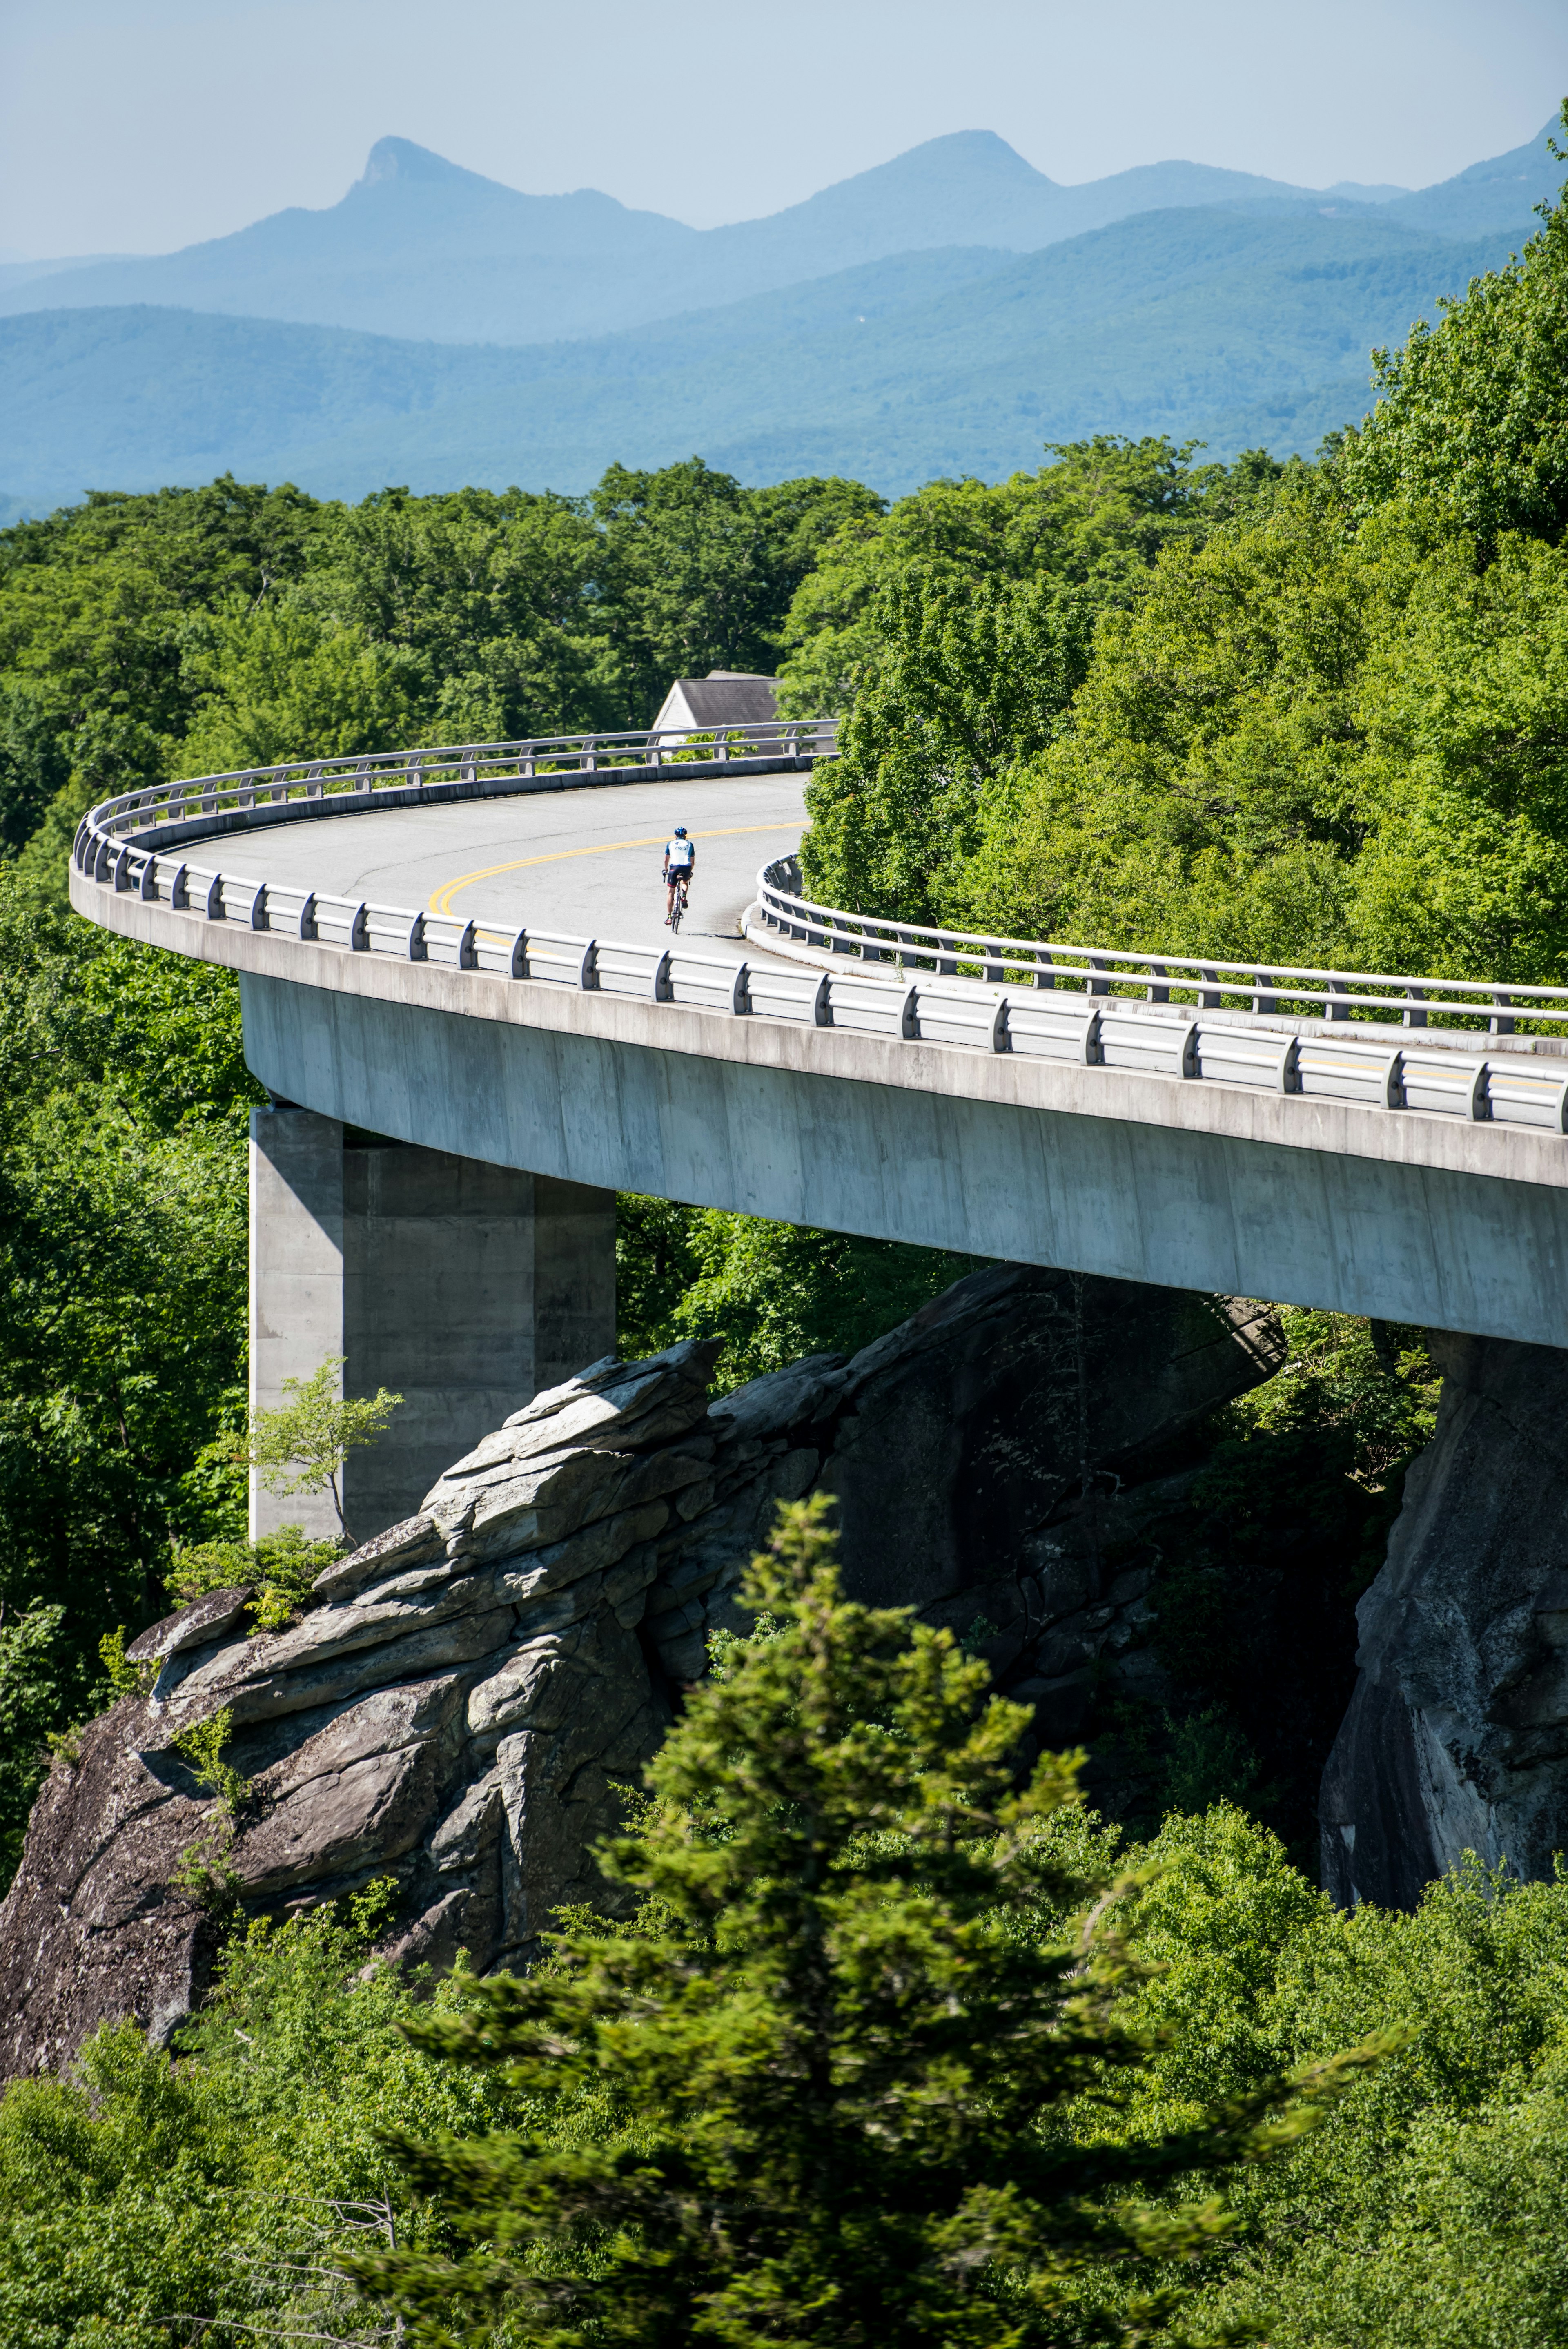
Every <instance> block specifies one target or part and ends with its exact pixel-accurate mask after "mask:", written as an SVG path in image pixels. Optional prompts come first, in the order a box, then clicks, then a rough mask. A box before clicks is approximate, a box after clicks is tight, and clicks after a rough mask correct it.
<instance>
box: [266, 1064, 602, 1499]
mask: <svg viewBox="0 0 1568 2349" xmlns="http://www.w3.org/2000/svg"><path fill="white" fill-rule="evenodd" d="M250 1164H251V1264H250V1269H251V1384H250V1399H251V1402H252V1405H253V1407H256V1406H259V1407H261V1408H263V1409H275V1408H276V1407H277V1406H278V1405H279V1404H280V1403H281V1402H283V1400H284V1395H283V1382H284V1380H285V1379H289V1378H294V1379H307V1378H309V1377H310V1376H311V1375H312V1373H313V1372H314V1371H315V1370H316V1369H318V1368H319V1366H320V1364H321V1363H322V1361H325V1358H326V1357H327V1356H328V1355H342V1356H343V1357H344V1358H345V1360H344V1370H343V1382H344V1392H346V1393H347V1394H350V1395H357V1394H374V1393H375V1392H376V1390H377V1387H382V1386H385V1387H389V1388H390V1389H391V1390H392V1391H393V1392H394V1393H397V1394H401V1395H402V1396H403V1398H404V1401H403V1404H402V1407H401V1408H400V1409H399V1410H398V1411H397V1413H395V1414H394V1416H393V1420H392V1423H391V1426H390V1427H389V1429H388V1430H387V1433H386V1434H385V1435H384V1436H383V1437H382V1438H381V1440H380V1442H379V1443H378V1444H375V1445H374V1446H371V1447H369V1448H367V1449H366V1450H364V1451H359V1452H355V1453H352V1454H350V1455H349V1458H348V1461H347V1463H346V1477H345V1495H344V1506H345V1512H346V1516H347V1519H348V1524H349V1528H350V1530H351V1532H353V1533H354V1534H355V1535H356V1536H357V1537H366V1536H368V1535H371V1534H375V1533H377V1532H379V1531H380V1530H381V1528H382V1527H383V1526H388V1525H392V1524H395V1523H396V1522H397V1519H398V1518H400V1517H404V1516H409V1515H411V1514H412V1512H413V1511H414V1510H415V1509H416V1508H417V1507H418V1504H419V1502H420V1500H421V1499H422V1497H423V1495H425V1493H426V1492H427V1491H428V1488H429V1486H430V1485H432V1484H433V1483H434V1482H435V1480H436V1478H437V1477H438V1475H440V1473H441V1471H442V1469H443V1468H445V1467H448V1466H449V1465H450V1464H451V1462H452V1461H453V1460H454V1459H456V1458H457V1457H458V1456H459V1454H461V1453H463V1452H465V1451H468V1450H469V1449H470V1448H471V1447H472V1445H473V1444H476V1443H477V1442H478V1441H479V1439H480V1436H481V1435H484V1434H487V1433H489V1432H490V1429H491V1428H494V1427H497V1426H499V1425H500V1423H501V1421H502V1420H503V1419H504V1418H505V1417H506V1416H507V1414H508V1413H509V1412H513V1411H516V1410H518V1409H519V1408H520V1406H521V1404H522V1403H524V1402H527V1401H528V1400H529V1398H530V1396H531V1395H533V1394H535V1393H537V1392H538V1391H539V1390H540V1388H542V1387H547V1386H554V1385H557V1384H558V1383H559V1382H560V1381H562V1379H565V1378H569V1377H570V1376H571V1375H572V1373H573V1371H577V1370H580V1369H581V1368H582V1367H583V1364H584V1363H585V1362H591V1361H594V1360H595V1359H596V1358H597V1357H599V1356H601V1355H603V1354H606V1353H608V1352H610V1351H611V1350H612V1349H613V1347H614V1334H615V1197H614V1192H613V1191H603V1190H599V1189H596V1188H593V1187H591V1186H590V1185H586V1184H581V1183H571V1182H562V1181H557V1180H555V1179H553V1178H552V1177H550V1176H548V1175H536V1174H522V1173H519V1172H518V1171H517V1170H515V1169H513V1168H511V1167H506V1166H497V1165H492V1164H485V1163H483V1162H481V1161H480V1160H478V1159H472V1158H460V1157H457V1156H455V1155H454V1154H451V1153H450V1152H448V1151H444V1150H427V1149H424V1148H422V1147H420V1146H419V1145H418V1144H416V1143H399V1142H390V1141H387V1140H385V1139H384V1138H383V1137H381V1136H378V1135H367V1134H362V1133H356V1131H355V1129H353V1128H352V1127H347V1128H346V1127H345V1126H344V1125H343V1124H342V1123H341V1122H340V1121H339V1120H338V1119H336V1118H331V1117H321V1116H318V1115H317V1114H316V1113H315V1112H314V1111H311V1110H304V1109H295V1108H293V1107H290V1106H287V1105H284V1104H279V1105H277V1106H275V1107H273V1108H272V1109H264V1110H256V1111H254V1112H253V1113H252V1118H251V1152H250ZM284 1524H298V1525H303V1526H304V1527H305V1529H306V1531H307V1532H309V1533H311V1534H313V1535H316V1536H327V1535H332V1534H335V1533H336V1531H337V1521H336V1517H335V1513H334V1510H333V1506H332V1501H331V1496H330V1495H327V1494H311V1493H298V1494H294V1495H290V1496H286V1497H285V1496H284V1495H277V1494H273V1493H269V1492H267V1491H266V1490H265V1488H264V1487H263V1485H261V1483H260V1480H259V1479H258V1478H257V1477H255V1476H253V1478H252V1482H251V1535H252V1538H253V1539H255V1538H256V1537H258V1536H260V1535H261V1534H263V1533H269V1532H273V1531H274V1530H275V1529H276V1528H277V1526H280V1525H284Z"/></svg>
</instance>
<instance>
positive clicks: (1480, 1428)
mask: <svg viewBox="0 0 1568 2349" xmlns="http://www.w3.org/2000/svg"><path fill="white" fill-rule="evenodd" d="M1430 1341H1431V1346H1432V1351H1433V1356H1434V1359H1435V1360H1436V1361H1437V1363H1438V1367H1439V1369H1440V1370H1441V1371H1442V1372H1443V1393H1442V1402H1441V1404H1440V1406H1439V1413H1438V1425H1437V1432H1436V1433H1435V1435H1434V1437H1433V1440H1432V1442H1431V1444H1429V1446H1428V1447H1427V1449H1426V1451H1425V1452H1424V1453H1422V1454H1421V1455H1420V1457H1419V1459H1418V1460H1417V1461H1416V1462H1415V1464H1414V1465H1413V1466H1412V1467H1411V1469H1410V1471H1409V1474H1408V1476H1407V1478H1406V1483H1405V1498H1404V1506H1403V1507H1402V1509H1401V1510H1400V1513H1399V1516H1398V1518H1397V1519H1396V1520H1395V1524H1394V1529H1393V1532H1392V1534H1391V1536H1390V1537H1389V1542H1388V1557H1387V1564H1386V1565H1385V1566H1384V1568H1383V1569H1382V1571H1381V1572H1380V1573H1379V1575H1378V1576H1377V1580H1376V1581H1375V1582H1374V1583H1373V1585H1372V1587H1371V1588H1370V1589H1369V1590H1368V1591H1367V1594H1366V1596H1365V1598H1364V1599H1362V1601H1361V1604H1360V1606H1359V1608H1358V1609H1357V1621H1358V1625H1359V1630H1360V1635H1361V1638H1360V1646H1359V1648H1358V1650H1357V1659H1356V1661H1357V1683H1356V1691H1355V1694H1354V1696H1353V1697H1352V1700H1351V1703H1350V1707H1349V1710H1348V1712H1347V1713H1346V1717H1345V1722H1344V1724H1343V1726H1342V1728H1341V1729H1340V1732H1339V1735H1338V1737H1337V1739H1336V1743H1335V1746H1334V1750H1333V1752H1332V1754H1330V1756H1329V1759H1328V1764H1327V1767H1326V1771H1325V1773H1324V1779H1323V1794H1322V1799H1321V1805H1320V1813H1321V1818H1322V1825H1323V1879H1324V1883H1325V1884H1326V1887H1327V1889H1328V1890H1329V1891H1330V1893H1331V1894H1332V1895H1333V1897H1334V1898H1335V1899H1336V1900H1337V1901H1338V1902H1339V1903H1340V1905H1341V1906H1342V1907H1345V1908H1349V1907H1352V1906H1354V1905H1355V1904H1356V1903H1357V1902H1358V1901H1361V1900H1371V1901H1376V1902H1377V1903H1378V1904H1380V1905H1385V1906H1389V1907H1394V1908H1405V1909H1408V1908H1413V1907H1414V1906H1415V1905H1416V1903H1417V1902H1418V1900H1419V1899H1420V1896H1421V1891H1422V1888H1423V1887H1424V1886H1425V1885H1426V1884H1428V1883H1429V1881H1430V1880H1431V1878H1434V1877H1436V1876H1440V1875H1442V1874H1443V1873H1444V1871H1445V1870H1446V1869H1448V1868H1452V1867H1453V1866H1454V1865H1455V1864H1456V1863H1457V1862H1458V1861H1459V1860H1460V1858H1461V1857H1462V1856H1463V1854H1464V1853H1465V1852H1466V1851H1473V1852H1475V1853H1476V1854H1477V1856H1478V1857H1480V1859H1482V1860H1484V1861H1485V1862H1486V1863H1487V1864H1488V1865H1489V1866H1492V1867H1495V1866H1498V1865H1499V1864H1501V1862H1502V1861H1504V1860H1507V1861H1508V1862H1509V1864H1510V1865H1511V1868H1513V1870H1514V1871H1515V1872H1516V1873H1517V1874H1519V1875H1521V1876H1523V1877H1550V1875H1551V1873H1552V1867H1553V1855H1554V1853H1556V1852H1559V1851H1562V1850H1563V1849H1564V1848H1565V1847H1568V1769H1565V1767H1564V1764H1565V1763H1568V1446H1565V1445H1564V1443H1563V1428H1564V1425H1565V1424H1568V1352H1560V1351H1559V1350H1557V1349H1556V1348H1555V1347H1548V1346H1522V1345H1515V1344H1511V1343H1510V1342H1509V1341H1507V1340H1502V1339H1491V1338H1457V1337H1449V1336H1445V1335H1443V1334H1442V1333H1440V1332H1439V1331H1436V1330H1434V1331H1432V1332H1431V1333H1430Z"/></svg>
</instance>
